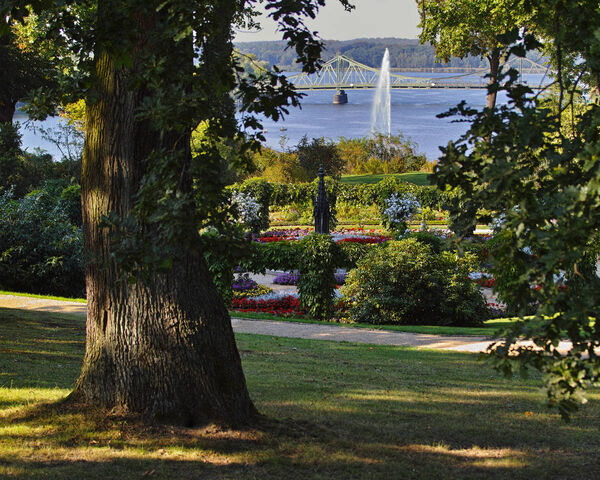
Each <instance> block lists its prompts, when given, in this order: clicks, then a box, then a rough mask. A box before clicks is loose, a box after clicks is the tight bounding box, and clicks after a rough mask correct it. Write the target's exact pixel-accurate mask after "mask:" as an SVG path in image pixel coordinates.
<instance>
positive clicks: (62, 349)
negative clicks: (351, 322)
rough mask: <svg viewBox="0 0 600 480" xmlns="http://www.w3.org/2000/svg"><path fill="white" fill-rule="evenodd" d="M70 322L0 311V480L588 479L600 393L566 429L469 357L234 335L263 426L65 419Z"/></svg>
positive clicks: (72, 346)
mask: <svg viewBox="0 0 600 480" xmlns="http://www.w3.org/2000/svg"><path fill="white" fill-rule="evenodd" d="M83 323H84V322H83V319H82V318H81V317H80V316H73V315H64V314H62V315H61V314H54V313H41V312H25V311H18V310H8V309H1V310H0V372H1V374H0V385H1V388H0V477H2V478H22V479H30V478H52V479H74V478H85V479H106V478H119V479H130V478H131V479H138V478H161V479H172V478H207V479H220V478H223V479H256V478H260V479H261V480H269V479H282V478H286V479H306V478H310V479H325V478H340V479H342V478H343V479H354V478H356V479H358V478H364V479H373V478H382V479H390V478H409V479H410V478H419V479H423V478H425V479H428V478H481V479H490V478H491V479H495V478H510V479H521V478H522V479H528V480H529V479H532V478H569V479H574V478H585V479H590V478H598V477H599V476H600V459H599V458H598V451H599V449H600V433H599V431H598V421H599V420H600V405H599V403H600V402H599V400H600V395H599V393H598V391H594V392H591V394H590V398H591V402H590V403H589V404H588V405H587V406H585V408H584V409H583V410H582V411H580V412H579V413H578V414H577V415H576V416H575V417H574V419H573V421H572V422H571V423H569V424H567V423H563V422H562V420H560V419H559V417H558V416H557V414H556V412H554V411H549V410H548V409H547V408H546V407H545V405H544V395H543V393H542V392H541V391H540V389H539V387H540V379H539V378H538V377H534V378H531V379H528V380H522V379H519V380H513V381H509V380H506V379H503V378H500V377H499V376H498V375H497V374H496V373H495V372H494V371H492V370H491V369H490V368H489V367H488V366H487V365H485V364H482V363H480V362H478V361H477V360H476V358H477V357H476V356H475V355H469V354H461V353H449V352H438V351H432V350H429V351H427V350H425V351H417V350H413V349H407V348H398V347H387V346H369V345H355V344H349V343H336V342H325V341H308V340H297V339H293V340H292V339H283V338H276V337H264V336H258V335H237V336H236V338H237V342H238V346H239V349H240V353H241V356H242V362H243V365H244V370H245V372H246V377H247V382H248V387H249V389H250V393H251V395H252V398H253V399H254V401H255V403H256V406H257V408H258V409H259V411H260V412H261V413H262V414H263V417H262V418H261V419H259V420H258V421H257V422H256V423H255V424H253V425H251V426H249V427H247V428H245V429H242V430H227V429H221V428H218V427H216V426H208V427H204V428H180V427H169V426H156V425H155V426H152V425H150V426H149V425H144V424H143V423H141V422H140V421H138V420H137V419H135V418H131V417H119V416H117V415H115V414H110V413H107V412H102V411H95V412H94V411H82V410H81V409H78V408H77V407H67V406H65V405H63V404H61V403H60V402H59V401H60V400H61V399H63V398H64V397H65V396H66V395H67V394H68V392H69V391H70V389H71V388H72V385H73V382H74V381H75V379H76V377H77V375H78V372H79V368H80V365H81V356H82V353H83V347H84V345H83V342H84V324H83Z"/></svg>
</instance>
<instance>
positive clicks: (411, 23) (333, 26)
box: [236, 0, 419, 42]
mask: <svg viewBox="0 0 600 480" xmlns="http://www.w3.org/2000/svg"><path fill="white" fill-rule="evenodd" d="M351 3H353V4H354V5H355V7H356V8H355V9H354V10H353V11H352V12H350V13H347V12H345V11H344V9H343V7H342V6H341V5H340V3H339V2H338V1H336V0H327V4H326V6H325V7H324V8H322V9H321V10H320V11H319V14H318V15H317V18H316V20H314V21H311V22H306V23H307V25H308V26H309V27H310V28H311V29H312V30H316V31H318V32H319V36H320V37H321V38H323V39H324V40H350V39H353V38H376V37H397V38H417V35H418V30H419V29H418V28H417V25H418V24H419V15H418V13H417V2H416V0H351ZM260 22H261V26H262V30H261V31H259V32H255V33H247V32H238V33H237V35H236V41H237V42H258V41H263V40H281V35H280V34H278V33H277V32H276V24H275V23H274V22H273V21H271V20H270V19H268V18H267V17H266V16H265V17H263V19H262V20H261V21H260Z"/></svg>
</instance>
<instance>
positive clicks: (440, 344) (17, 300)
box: [0, 295, 570, 352]
mask: <svg viewBox="0 0 600 480" xmlns="http://www.w3.org/2000/svg"><path fill="white" fill-rule="evenodd" d="M0 308H21V309H25V310H37V311H42V312H58V313H75V314H80V315H82V316H83V315H85V310H86V305H85V303H78V302H69V301H63V300H48V299H45V298H34V297H22V296H16V295H0ZM231 323H232V325H233V329H234V331H235V332H238V333H255V334H259V335H271V336H276V337H291V338H306V339H310V340H331V341H336V342H342V341H344V342H355V343H368V344H373V345H394V346H400V347H418V348H434V349H441V350H455V351H462V352H483V351H484V350H485V349H486V348H487V347H488V345H489V344H490V343H492V342H491V340H490V339H489V338H488V337H470V336H469V337H467V336H449V335H428V334H421V333H404V332H392V331H389V330H370V329H362V328H351V327H342V326H333V325H317V324H310V323H292V322H278V321H272V320H247V319H242V318H235V317H233V318H232V319H231ZM563 343H564V345H562V344H563ZM569 347H570V345H569V344H568V343H567V342H561V345H560V347H559V349H560V350H563V349H564V350H568V349H569Z"/></svg>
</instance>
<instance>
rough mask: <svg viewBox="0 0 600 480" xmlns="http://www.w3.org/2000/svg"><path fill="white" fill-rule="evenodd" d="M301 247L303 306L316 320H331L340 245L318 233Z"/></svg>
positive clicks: (299, 284) (299, 289) (299, 291)
mask: <svg viewBox="0 0 600 480" xmlns="http://www.w3.org/2000/svg"><path fill="white" fill-rule="evenodd" d="M300 245H301V249H302V253H301V256H300V265H299V270H300V278H299V279H298V293H299V294H300V303H301V304H302V306H303V307H304V308H306V310H307V311H308V313H309V315H311V316H312V317H314V318H319V319H324V320H328V319H330V318H331V316H332V315H333V297H334V292H335V276H334V274H335V269H336V266H337V264H338V263H339V251H338V248H337V245H336V244H335V243H334V242H333V240H332V239H331V237H330V236H329V235H326V234H318V233H315V234H312V235H308V236H307V237H305V238H303V239H302V241H301V242H300Z"/></svg>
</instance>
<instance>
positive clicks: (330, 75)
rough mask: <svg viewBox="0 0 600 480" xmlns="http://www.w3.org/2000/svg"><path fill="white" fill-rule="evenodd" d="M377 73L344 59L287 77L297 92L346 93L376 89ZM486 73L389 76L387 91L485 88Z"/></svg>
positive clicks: (526, 65)
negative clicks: (331, 91) (315, 69)
mask: <svg viewBox="0 0 600 480" xmlns="http://www.w3.org/2000/svg"><path fill="white" fill-rule="evenodd" d="M508 64H510V65H513V66H516V67H517V68H518V69H519V71H520V73H521V75H529V74H542V75H545V74H546V73H547V72H548V68H547V67H546V66H544V65H540V64H538V63H535V62H533V61H531V60H529V59H527V58H523V59H520V58H515V59H512V60H510V61H509V62H508ZM379 72H380V70H379V69H377V68H373V67H368V66H367V65H363V64H362V63H359V62H357V61H355V60H352V59H351V58H348V57H346V56H344V55H337V56H336V57H334V58H332V59H331V60H329V61H328V62H327V63H325V64H324V65H323V66H322V67H321V69H320V70H318V71H317V72H316V73H313V74H310V75H308V74H306V73H298V74H295V75H291V76H289V77H288V80H290V81H291V82H292V83H294V85H295V86H296V89H298V90H338V91H341V90H350V89H357V88H376V87H377V80H378V78H379ZM486 73H487V69H485V68H481V69H477V70H476V71H474V72H471V73H462V74H457V75H451V76H443V77H439V76H437V77H433V76H422V77H417V76H408V75H401V74H399V73H393V72H392V73H390V86H391V88H486V86H487V80H486V79H485V78H484V75H485V74H486Z"/></svg>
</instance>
